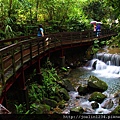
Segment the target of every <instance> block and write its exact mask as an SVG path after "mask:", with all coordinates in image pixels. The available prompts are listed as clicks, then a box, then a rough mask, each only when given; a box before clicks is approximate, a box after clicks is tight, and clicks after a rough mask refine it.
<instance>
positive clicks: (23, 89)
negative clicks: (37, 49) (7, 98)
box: [18, 68, 29, 110]
mask: <svg viewBox="0 0 120 120" xmlns="http://www.w3.org/2000/svg"><path fill="white" fill-rule="evenodd" d="M27 82H28V81H25V74H24V69H23V68H22V69H21V76H20V78H19V80H18V86H19V95H20V97H19V101H20V102H21V103H26V110H28V109H29V99H28V89H27V86H26V85H27Z"/></svg>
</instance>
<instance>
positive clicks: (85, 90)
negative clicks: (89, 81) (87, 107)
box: [77, 84, 88, 95]
mask: <svg viewBox="0 0 120 120" xmlns="http://www.w3.org/2000/svg"><path fill="white" fill-rule="evenodd" d="M77 91H78V93H79V94H80V95H81V94H82V95H85V94H87V93H88V87H87V85H82V84H81V85H80V86H79V87H78V89H77Z"/></svg>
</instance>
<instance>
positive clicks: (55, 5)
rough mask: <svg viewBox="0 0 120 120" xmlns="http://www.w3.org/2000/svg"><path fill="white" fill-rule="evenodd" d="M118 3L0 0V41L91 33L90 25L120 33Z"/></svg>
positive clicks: (110, 0) (100, 0) (116, 0)
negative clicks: (40, 34) (41, 34)
mask: <svg viewBox="0 0 120 120" xmlns="http://www.w3.org/2000/svg"><path fill="white" fill-rule="evenodd" d="M119 8H120V1H119V0H0V40H3V39H7V38H13V37H17V36H26V35H29V34H37V26H38V25H39V24H43V27H44V32H45V34H49V33H54V32H63V31H83V30H86V29H87V30H88V29H93V26H92V25H91V24H90V21H92V20H96V21H100V22H102V23H103V25H102V27H104V28H108V29H109V28H114V27H115V28H116V29H117V30H118V31H119V27H120V25H119V20H120V11H119Z"/></svg>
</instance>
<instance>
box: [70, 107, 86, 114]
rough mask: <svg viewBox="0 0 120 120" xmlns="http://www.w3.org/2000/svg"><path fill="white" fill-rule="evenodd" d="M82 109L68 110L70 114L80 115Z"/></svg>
mask: <svg viewBox="0 0 120 120" xmlns="http://www.w3.org/2000/svg"><path fill="white" fill-rule="evenodd" d="M83 112H84V109H83V108H82V107H80V106H79V107H73V108H71V109H70V114H82V113H83Z"/></svg>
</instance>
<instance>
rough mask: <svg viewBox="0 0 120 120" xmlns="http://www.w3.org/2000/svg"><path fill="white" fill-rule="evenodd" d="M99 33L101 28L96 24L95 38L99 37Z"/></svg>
mask: <svg viewBox="0 0 120 120" xmlns="http://www.w3.org/2000/svg"><path fill="white" fill-rule="evenodd" d="M100 31H101V26H100V24H97V26H96V34H97V37H98V36H99V35H100Z"/></svg>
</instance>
